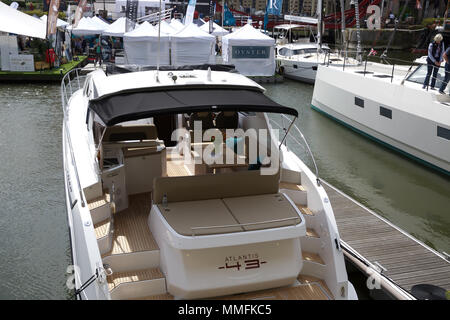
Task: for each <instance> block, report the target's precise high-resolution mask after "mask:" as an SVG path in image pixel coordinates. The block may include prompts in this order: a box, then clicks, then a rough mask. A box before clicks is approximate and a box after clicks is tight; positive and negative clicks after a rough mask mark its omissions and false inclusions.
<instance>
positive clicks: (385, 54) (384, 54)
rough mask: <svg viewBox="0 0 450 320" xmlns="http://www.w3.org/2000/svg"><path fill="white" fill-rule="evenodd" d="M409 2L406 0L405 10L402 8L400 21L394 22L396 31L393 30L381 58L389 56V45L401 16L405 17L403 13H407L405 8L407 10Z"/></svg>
mask: <svg viewBox="0 0 450 320" xmlns="http://www.w3.org/2000/svg"><path fill="white" fill-rule="evenodd" d="M408 4H409V0H406V2H405V4H404V7H403V10H402V13H401V14H400V17H399V19H398V22H395V24H394V32H392V34H391V37H390V38H389V42H388V45H387V46H386V49H385V50H384V51H383V53H382V54H381V56H380V58H381V59H385V58H386V56H387V51H388V49H389V47H390V46H391V44H392V40H394V36H395V32H397V26H398V23H399V22H400V19H401V18H402V17H403V15H404V14H405V10H406V8H407V7H408Z"/></svg>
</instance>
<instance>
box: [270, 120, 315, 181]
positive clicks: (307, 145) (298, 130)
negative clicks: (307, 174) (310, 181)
mask: <svg viewBox="0 0 450 320" xmlns="http://www.w3.org/2000/svg"><path fill="white" fill-rule="evenodd" d="M281 116H282V117H283V118H285V119H287V120H289V121H291V119H289V118H288V117H287V116H286V115H284V114H281ZM270 120H271V121H272V122H273V123H275V124H276V125H277V126H279V127H280V128H282V127H281V126H280V125H279V124H278V123H277V122H276V121H275V120H272V119H270ZM292 124H293V125H292V127H294V128H295V129H296V130H297V132H298V133H299V134H300V137H301V138H302V140H303V142H304V143H305V146H306V149H307V151H308V153H309V155H310V157H311V160H312V162H313V164H314V169H315V175H316V182H317V185H318V186H320V185H321V182H320V177H319V169H318V168H317V164H316V159H315V158H314V155H313V153H312V151H311V148H310V147H309V144H308V142H307V141H306V139H305V136H304V135H303V133H302V132H301V131H300V129H299V128H298V127H297V126H296V125H295V124H294V122H292ZM289 134H290V137H291V138H293V139H294V140H295V141H296V142H297V143H298V144H299V145H300V146H301V144H300V143H299V142H298V141H297V140H296V139H295V137H294V136H293V135H292V134H291V133H290V132H289Z"/></svg>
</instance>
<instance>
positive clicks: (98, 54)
mask: <svg viewBox="0 0 450 320" xmlns="http://www.w3.org/2000/svg"><path fill="white" fill-rule="evenodd" d="M94 50H95V62H94V67H96V66H97V62H98V64H99V65H100V66H101V65H102V46H101V44H100V40H99V39H97V41H96V43H95V46H94Z"/></svg>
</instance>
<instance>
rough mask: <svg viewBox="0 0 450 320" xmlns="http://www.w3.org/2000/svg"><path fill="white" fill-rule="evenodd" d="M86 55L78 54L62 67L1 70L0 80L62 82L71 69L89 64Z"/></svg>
mask: <svg viewBox="0 0 450 320" xmlns="http://www.w3.org/2000/svg"><path fill="white" fill-rule="evenodd" d="M87 62H88V60H87V57H86V56H77V58H76V60H73V61H70V62H68V63H66V64H63V65H61V66H60V67H57V68H53V69H44V70H36V71H0V82H61V80H62V78H63V77H64V76H65V75H66V74H67V73H69V72H70V71H71V70H73V69H76V68H82V67H84V66H85V65H86V64H87Z"/></svg>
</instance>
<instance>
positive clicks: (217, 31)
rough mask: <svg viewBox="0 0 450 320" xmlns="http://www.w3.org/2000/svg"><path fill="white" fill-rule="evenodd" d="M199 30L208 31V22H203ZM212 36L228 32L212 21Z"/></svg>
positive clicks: (223, 34)
mask: <svg viewBox="0 0 450 320" xmlns="http://www.w3.org/2000/svg"><path fill="white" fill-rule="evenodd" d="M200 29H201V30H203V31H205V32H208V33H209V22H205V23H204V24H203V25H202V26H201V27H200ZM211 34H212V35H213V36H216V37H218V36H225V35H227V34H229V32H228V31H227V30H225V29H224V28H222V27H221V26H219V25H218V24H217V23H215V22H213V32H212V33H211Z"/></svg>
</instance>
